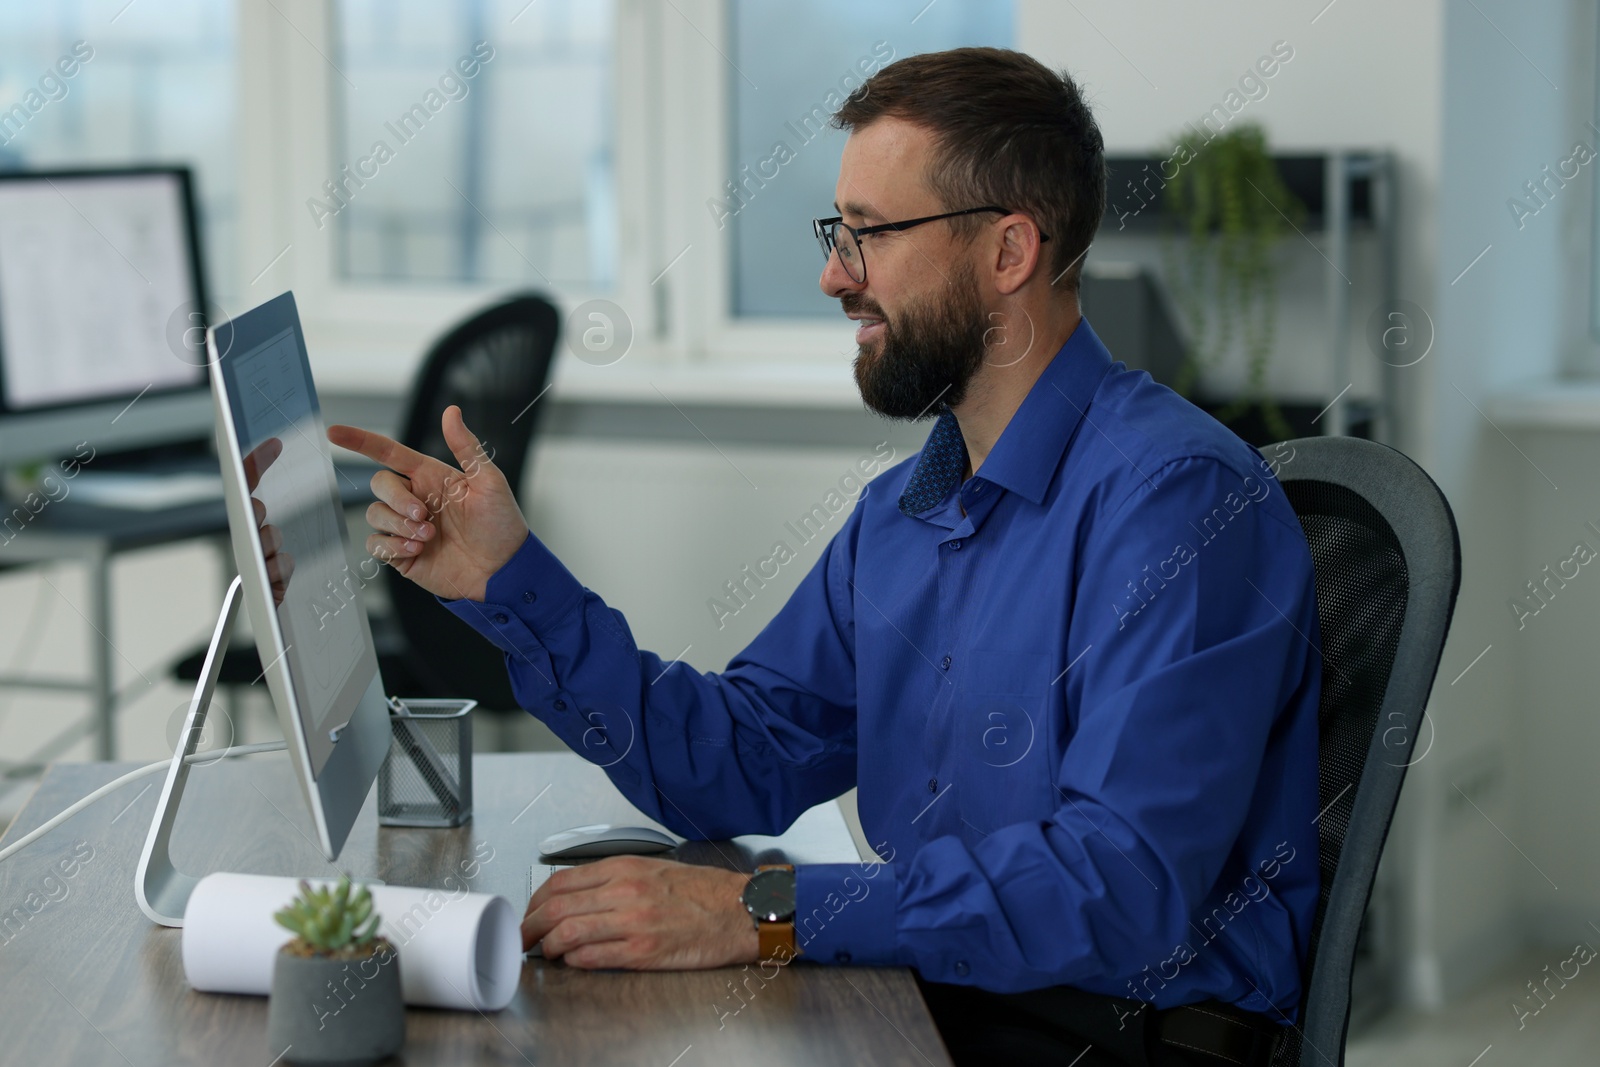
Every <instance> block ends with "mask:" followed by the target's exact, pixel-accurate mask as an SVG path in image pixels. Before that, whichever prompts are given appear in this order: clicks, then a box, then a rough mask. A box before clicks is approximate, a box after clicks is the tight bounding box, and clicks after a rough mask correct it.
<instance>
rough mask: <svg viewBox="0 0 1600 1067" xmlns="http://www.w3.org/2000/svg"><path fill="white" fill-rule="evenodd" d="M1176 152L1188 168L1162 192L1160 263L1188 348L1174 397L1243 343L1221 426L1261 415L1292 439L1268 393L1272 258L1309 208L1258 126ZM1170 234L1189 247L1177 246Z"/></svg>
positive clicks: (1180, 146)
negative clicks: (1241, 378)
mask: <svg viewBox="0 0 1600 1067" xmlns="http://www.w3.org/2000/svg"><path fill="white" fill-rule="evenodd" d="M1172 149H1173V151H1172V158H1174V159H1177V160H1182V163H1181V165H1180V166H1179V168H1178V172H1177V174H1176V175H1175V176H1174V177H1173V178H1171V179H1169V180H1168V181H1167V183H1166V186H1165V189H1164V190H1163V208H1164V209H1165V214H1166V216H1167V217H1168V218H1170V219H1172V220H1173V222H1174V225H1173V226H1172V227H1171V228H1169V230H1168V231H1167V233H1166V238H1167V239H1166V240H1164V241H1163V244H1162V254H1163V258H1164V259H1165V261H1166V275H1167V279H1168V283H1169V284H1170V285H1171V286H1172V289H1173V294H1174V296H1175V298H1176V300H1177V303H1178V308H1179V312H1180V314H1182V316H1183V318H1184V319H1185V321H1186V323H1187V325H1188V328H1189V338H1190V342H1191V345H1190V351H1189V353H1188V355H1187V357H1186V359H1185V361H1184V367H1183V370H1182V372H1181V373H1180V375H1179V379H1178V382H1177V388H1178V392H1180V393H1182V394H1183V395H1184V396H1188V395H1190V393H1191V392H1192V391H1193V390H1194V387H1195V384H1196V382H1197V381H1198V379H1199V376H1200V372H1201V371H1202V370H1204V369H1205V368H1207V367H1210V366H1214V365H1215V364H1216V362H1217V360H1218V359H1219V358H1220V357H1221V356H1222V354H1223V353H1224V352H1226V351H1228V349H1229V347H1230V346H1231V345H1232V344H1233V341H1234V338H1235V337H1238V338H1239V339H1240V340H1241V342H1242V345H1243V348H1244V353H1245V359H1246V362H1247V366H1248V368H1249V371H1248V377H1247V380H1246V386H1245V392H1244V394H1243V395H1242V396H1240V397H1239V398H1238V399H1236V400H1234V401H1233V402H1232V403H1230V404H1228V405H1227V406H1226V407H1224V408H1223V409H1222V410H1221V411H1219V412H1217V418H1218V419H1219V420H1221V421H1222V422H1225V423H1226V422H1231V421H1232V420H1234V419H1236V418H1238V417H1239V416H1240V415H1242V414H1244V413H1245V412H1247V411H1249V410H1250V408H1252V407H1259V408H1260V410H1261V415H1262V418H1263V420H1264V421H1265V422H1266V425H1267V429H1268V430H1269V431H1271V432H1272V434H1273V435H1274V436H1276V437H1277V438H1278V439H1280V440H1282V439H1284V438H1288V437H1290V436H1293V431H1292V430H1291V429H1290V427H1289V423H1288V420H1287V419H1285V418H1284V416H1283V412H1282V411H1281V410H1280V409H1279V407H1278V404H1277V401H1276V400H1274V399H1273V397H1272V396H1271V395H1270V394H1269V393H1268V392H1267V366H1268V363H1269V362H1270V360H1271V357H1272V336H1273V328H1274V325H1275V320H1276V318H1277V284H1276V282H1277V277H1276V266H1275V264H1274V263H1273V254H1272V253H1273V251H1274V250H1275V248H1276V246H1277V244H1278V242H1279V241H1281V240H1282V239H1283V238H1284V237H1285V236H1286V235H1287V234H1288V233H1289V232H1290V230H1291V227H1294V228H1298V227H1299V226H1300V225H1301V223H1302V221H1303V220H1304V219H1305V215H1306V209H1305V205H1304V204H1302V203H1300V201H1299V200H1298V199H1296V198H1295V196H1294V194H1293V193H1291V192H1289V189H1288V187H1287V186H1285V185H1284V184H1283V179H1282V178H1280V177H1279V175H1278V168H1277V166H1276V165H1275V164H1274V163H1273V161H1272V156H1271V155H1270V154H1269V153H1268V151H1267V138H1266V135H1265V134H1264V133H1263V132H1262V130H1261V127H1259V126H1256V125H1251V124H1244V125H1239V126H1236V127H1234V128H1233V129H1231V130H1228V131H1227V132H1225V133H1222V134H1217V135H1215V136H1213V137H1212V138H1211V139H1210V140H1209V141H1208V140H1205V139H1203V138H1202V137H1200V136H1197V135H1196V134H1193V133H1191V134H1189V135H1188V136H1185V137H1181V138H1178V139H1177V140H1176V141H1174V142H1173V145H1172ZM1173 230H1176V231H1177V235H1181V236H1183V237H1185V238H1187V240H1184V241H1182V242H1180V241H1177V240H1174V236H1175V235H1174V233H1173Z"/></svg>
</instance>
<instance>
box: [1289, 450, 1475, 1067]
mask: <svg viewBox="0 0 1600 1067" xmlns="http://www.w3.org/2000/svg"><path fill="white" fill-rule="evenodd" d="M1289 446H1290V447H1292V449H1293V451H1292V452H1291V453H1290V458H1289V459H1288V460H1287V461H1286V462H1284V461H1281V460H1280V462H1282V466H1281V468H1280V470H1279V472H1278V478H1279V481H1280V482H1281V483H1282V485H1283V488H1284V492H1285V494H1286V495H1287V496H1288V498H1289V502H1290V504H1291V505H1293V507H1294V510H1295V512H1296V514H1297V515H1298V516H1299V518H1300V526H1301V528H1302V529H1303V530H1304V531H1305V535H1306V540H1307V541H1308V542H1309V543H1310V546H1311V558H1312V563H1313V565H1314V567H1315V570H1316V584H1317V617H1318V620H1319V622H1320V625H1321V628H1322V702H1321V707H1320V710H1319V713H1318V719H1319V723H1320V729H1319V741H1320V745H1321V748H1320V753H1319V758H1318V763H1319V769H1318V779H1319V781H1318V787H1319V789H1318V791H1319V803H1318V808H1319V810H1321V811H1322V815H1321V817H1320V818H1319V819H1318V821H1317V832H1318V838H1319V845H1320V852H1321V873H1322V892H1321V895H1320V898H1319V900H1318V902H1317V912H1316V920H1315V922H1314V924H1313V926H1312V928H1311V950H1310V953H1309V955H1308V958H1307V960H1306V962H1305V970H1304V973H1303V975H1302V978H1303V987H1302V988H1303V992H1302V995H1301V1001H1300V1023H1299V1025H1298V1026H1297V1027H1292V1028H1289V1029H1288V1030H1287V1031H1286V1033H1285V1035H1284V1037H1285V1040H1284V1042H1283V1044H1282V1045H1281V1046H1280V1047H1279V1049H1278V1053H1277V1055H1276V1056H1275V1057H1274V1058H1273V1061H1272V1062H1273V1067H1313V1065H1316V1067H1336V1065H1337V1067H1342V1065H1343V1063H1344V1044H1345V1035H1346V1033H1347V1031H1348V1029H1349V1024H1350V989H1351V976H1352V973H1353V971H1354V967H1355V960H1356V943H1357V935H1358V933H1359V932H1360V929H1361V923H1362V919H1363V916H1364V914H1365V912H1366V909H1367V903H1368V899H1369V898H1370V896H1371V894H1372V885H1373V879H1374V877H1375V875H1376V873H1377V867H1378V859H1379V857H1380V856H1381V855H1382V853H1383V844H1384V839H1385V838H1386V837H1387V836H1388V833H1389V824H1390V821H1391V820H1392V818H1393V817H1394V810H1395V805H1396V802H1397V801H1398V799H1399V796H1400V784H1401V782H1402V781H1403V780H1404V778H1405V773H1406V767H1407V766H1408V765H1409V764H1410V762H1411V761H1412V749H1413V747H1414V746H1415V741H1416V737H1417V732H1418V729H1419V728H1420V726H1421V724H1422V715H1423V710H1424V708H1425V706H1426V704H1427V700H1428V693H1429V691H1430V690H1431V689H1432V688H1433V680H1434V675H1435V674H1436V673H1437V671H1438V668H1439V655H1440V652H1441V651H1442V649H1443V648H1444V640H1445V635H1446V634H1447V633H1448V632H1449V629H1450V617H1451V615H1452V614H1453V613H1454V611H1455V603H1456V592H1457V590H1459V589H1460V587H1461V542H1460V538H1459V537H1458V536H1457V533H1456V523H1455V517H1454V516H1453V515H1452V513H1451V511H1450V505H1449V503H1448V502H1447V501H1446V500H1445V498H1444V494H1443V493H1441V492H1440V491H1439V487H1438V486H1436V485H1434V483H1433V481H1432V480H1431V479H1430V478H1429V477H1428V476H1427V475H1426V474H1425V473H1423V471H1422V469H1421V468H1420V467H1418V466H1417V465H1416V464H1415V463H1413V462H1411V460H1409V459H1407V458H1406V457H1405V456H1404V455H1402V454H1401V453H1399V452H1396V451H1394V450H1393V449H1391V448H1386V447H1385V446H1383V445H1379V444H1374V443H1373V442H1371V441H1363V440H1359V439H1356V438H1352V437H1314V438H1304V439H1301V440H1297V441H1291V442H1289Z"/></svg>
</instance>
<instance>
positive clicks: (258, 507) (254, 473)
mask: <svg viewBox="0 0 1600 1067" xmlns="http://www.w3.org/2000/svg"><path fill="white" fill-rule="evenodd" d="M281 455H283V442H282V441H280V440H278V438H276V437H269V438H267V439H266V440H265V441H262V442H261V443H260V444H259V445H257V446H256V447H255V448H253V449H251V450H250V454H249V455H248V456H246V457H244V482H245V486H246V488H248V489H249V490H250V492H252V493H253V492H255V491H256V487H257V486H258V485H260V484H261V476H262V475H263V474H265V473H267V468H268V467H270V466H272V465H273V464H274V463H276V462H277V461H278V457H279V456H281ZM250 506H251V509H252V510H254V511H255V513H256V525H257V526H259V527H261V554H262V555H263V556H264V557H266V561H267V579H268V580H269V581H270V582H271V583H272V602H273V603H274V604H282V603H283V597H284V594H286V593H287V592H288V591H289V579H290V577H291V576H293V574H294V557H293V556H291V555H289V553H287V552H285V551H284V550H283V531H282V530H280V529H278V528H277V527H276V526H268V525H267V506H266V505H265V504H263V503H262V502H261V500H260V499H259V498H258V497H251V498H250Z"/></svg>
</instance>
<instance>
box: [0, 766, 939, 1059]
mask: <svg viewBox="0 0 1600 1067" xmlns="http://www.w3.org/2000/svg"><path fill="white" fill-rule="evenodd" d="M132 766H134V765H132V764H109V763H79V764H61V765H58V766H55V767H52V768H51V769H50V771H49V773H48V774H46V775H45V777H44V780H43V781H42V782H41V783H40V785H39V788H38V791H37V792H36V793H35V794H34V795H33V797H32V798H30V800H29V802H28V805H27V807H25V808H24V809H23V811H22V813H21V815H19V816H18V818H17V820H16V823H15V824H14V825H13V826H12V828H11V830H10V831H9V832H8V833H7V834H6V835H5V837H4V838H0V843H4V841H8V840H12V839H14V838H16V837H17V836H20V835H21V834H23V833H26V832H27V831H28V830H30V829H32V828H33V827H35V826H37V825H39V824H40V823H41V822H43V821H44V820H45V819H47V818H49V817H50V816H51V815H53V814H54V813H55V812H57V811H59V810H60V809H62V808H63V807H65V806H66V805H68V804H69V803H71V802H72V801H74V800H76V799H77V798H78V797H80V796H82V795H83V794H85V793H87V792H89V791H90V790H92V789H94V788H95V787H96V786H99V785H101V784H103V783H105V782H107V781H109V780H111V779H112V778H113V777H115V776H116V775H118V774H121V773H123V772H125V771H127V770H129V769H131V768H132ZM473 776H474V783H473V785H474V790H475V793H476V795H475V798H474V801H475V809H476V811H475V814H474V817H473V821H472V822H471V823H469V824H467V825H466V826H464V827H461V828H459V829H457V830H403V829H392V828H382V829H380V828H379V827H378V825H377V818H376V813H375V808H374V806H373V801H372V800H370V799H369V801H368V806H367V809H366V810H365V811H363V812H362V815H361V817H360V819H359V820H358V821H357V823H356V827H355V830H354V831H353V832H352V834H351V836H350V841H349V843H348V844H347V845H346V846H345V849H344V852H343V854H342V855H341V856H340V862H339V865H338V866H339V867H340V868H342V869H346V870H349V871H350V872H351V873H353V874H356V875H370V876H375V877H379V878H383V879H385V880H386V881H389V882H391V883H394V884H399V885H419V886H427V885H432V886H439V885H441V881H442V879H443V878H445V877H446V876H447V875H452V874H453V875H455V876H456V877H457V878H458V879H459V878H461V872H462V865H463V863H465V862H467V861H470V860H471V859H473V858H474V857H475V856H477V857H479V858H480V859H485V862H483V865H482V868H481V870H479V871H478V874H477V877H476V878H475V879H473V880H472V881H471V887H472V888H473V889H474V890H475V891H478V892H490V893H499V894H502V895H504V896H505V897H507V898H508V899H510V900H511V901H512V902H513V904H514V905H515V906H516V907H517V909H518V911H520V910H521V909H522V907H523V906H524V905H525V904H526V902H527V881H528V868H529V864H530V862H531V861H532V860H533V858H534V853H535V852H536V850H537V843H538V842H539V841H540V840H542V839H543V838H544V837H545V836H546V835H548V834H551V833H553V832H555V831H556V830H558V829H563V828H565V827H568V826H573V825H577V824H582V823H588V822H623V823H644V822H646V820H644V819H643V817H642V816H640V815H639V813H638V812H637V811H636V810H635V809H634V808H633V807H632V806H631V805H630V804H628V802H627V801H626V800H624V799H623V798H622V796H621V795H620V794H619V793H617V791H616V790H615V789H614V788H613V787H612V786H611V784H610V782H609V781H607V780H606V778H605V775H604V774H603V773H602V772H601V771H600V770H599V769H598V768H595V767H593V766H591V765H589V764H587V763H585V762H583V761H582V760H580V759H579V758H578V757H576V756H574V755H571V754H568V753H522V754H515V755H485V756H478V757H476V759H475V760H474V763H473ZM160 783H161V779H160V778H159V777H154V778H150V779H148V781H147V783H135V784H134V785H131V786H128V787H126V788H124V789H123V790H122V791H120V792H118V793H116V794H113V795H112V796H110V797H107V798H106V799H104V800H102V801H100V802H99V804H97V805H95V806H94V807H92V808H90V809H89V810H88V811H86V812H84V813H82V814H81V815H79V816H77V817H76V818H75V819H73V820H71V821H69V822H67V823H66V824H65V825H63V826H60V827H58V828H57V829H56V830H54V831H52V832H51V833H50V834H48V835H47V836H45V837H44V838H42V839H41V840H39V841H37V842H35V843H34V844H33V845H31V846H29V847H28V848H27V849H24V850H23V852H22V853H20V854H19V855H17V856H15V857H13V858H12V859H10V860H7V861H4V862H0V989H4V990H5V993H4V995H3V999H0V1063H3V1064H12V1063H15V1064H44V1063H48V1064H52V1065H54V1064H94V1065H96V1067H99V1065H103V1064H111V1063H127V1064H130V1065H133V1067H145V1065H147V1064H148V1065H151V1067H155V1065H157V1064H171V1063H195V1064H208V1065H209V1064H223V1063H226V1064H244V1065H251V1064H256V1065H259V1067H267V1065H268V1064H269V1063H270V1062H271V1061H272V1058H273V1056H274V1055H275V1054H276V1052H275V1051H273V1050H269V1049H268V1048H267V1038H266V1025H267V1000H266V998H265V997H244V996H225V995H217V994H205V993H196V992H193V991H192V990H190V989H189V986H188V983H187V982H185V981H184V977H183V963H182V959H181V957H180V951H179V949H180V938H181V931H178V930H169V929H164V928H161V927H157V926H154V925H152V924H151V923H150V921H149V920H148V919H146V918H145V917H144V915H143V914H142V913H141V912H140V911H139V908H138V905H137V904H135V903H134V898H133V872H134V867H135V865H136V864H137V863H138V859H139V850H140V848H141V847H142V846H143V844H144V836H145V831H146V830H147V829H148V828H149V825H150V819H151V816H152V814H153V812H154V811H155V802H156V797H157V795H158V794H159V793H160ZM146 784H149V788H148V789H146V788H145V785H146ZM141 789H143V790H144V792H142V793H141V792H140V790H141ZM302 809H303V804H302V803H301V801H300V798H299V797H298V796H297V795H296V786H295V784H294V781H293V776H292V774H291V772H290V770H289V766H288V763H287V760H286V757H285V756H283V755H282V754H279V753H273V754H271V755H265V756H252V757H246V758H244V759H240V760H235V761H232V762H229V763H224V764H220V765H215V766H207V767H199V768H196V770H195V772H194V774H193V775H192V776H191V777H190V780H189V787H188V793H187V795H186V796H185V798H184V806H183V810H182V812H181V814H180V816H179V819H178V826H177V832H176V839H175V841H174V844H173V855H174V858H175V860H176V861H177V863H178V864H179V865H180V866H181V867H183V868H184V869H186V870H188V871H190V872H191V873H201V872H204V871H209V870H230V871H243V872H249V873H259V874H296V875H299V874H306V875H324V874H330V873H332V872H333V871H334V869H335V868H334V865H333V864H330V863H328V862H327V861H326V860H324V859H322V857H321V854H320V853H319V852H318V851H317V849H316V847H315V846H314V845H313V844H312V843H311V839H310V837H309V836H308V834H309V822H308V818H307V816H306V815H305V813H304V812H303V810H302ZM774 846H777V847H779V848H781V849H782V851H783V852H784V854H785V855H786V856H787V858H788V859H789V860H791V861H792V862H796V863H805V862H822V861H839V860H849V859H851V858H852V857H853V856H854V854H855V849H854V847H853V846H852V845H851V843H850V835H849V832H848V830H847V829H846V827H845V825H844V822H843V820H842V819H841V818H839V816H838V815H837V810H836V809H835V808H833V807H832V806H831V805H829V806H825V807H822V808H819V809H816V810H814V811H813V812H811V813H808V815H807V816H806V817H805V818H803V819H802V820H801V822H800V823H798V824H797V825H796V826H795V828H794V829H792V830H791V831H790V832H789V833H788V834H785V835H784V836H783V837H782V838H778V839H772V838H740V839H737V840H736V841H734V842H723V843H720V844H706V843H692V844H690V845H687V846H685V848H684V849H682V850H680V852H681V853H684V854H685V855H684V856H683V858H685V859H690V860H693V861H695V862H707V863H711V862H720V863H722V864H723V865H725V866H737V867H740V868H746V869H748V868H750V867H752V866H753V865H754V863H755V862H757V859H758V856H759V857H760V859H761V861H768V860H771V859H775V858H776V857H775V856H773V855H771V853H770V849H772V848H773V847H774ZM75 848H76V849H78V852H79V854H80V855H81V854H83V852H84V851H86V850H87V849H92V850H93V856H92V858H91V859H89V860H88V862H87V863H85V864H83V865H82V867H81V868H80V869H79V870H78V871H77V873H76V874H75V875H74V876H73V877H71V878H63V877H61V876H60V874H59V873H54V874H52V872H54V871H55V870H56V867H55V865H56V862H57V861H58V860H61V859H63V858H66V857H70V856H71V855H72V854H73V851H74V849H75ZM490 849H492V850H493V851H492V857H491V856H490V853H489V850H490ZM30 894H36V896H34V897H33V899H32V904H33V905H34V906H37V905H38V904H39V902H40V901H41V900H42V901H45V902H46V903H45V904H44V906H43V907H42V908H40V909H39V910H38V912H37V913H33V912H32V911H30V905H29V903H28V900H29V896H30ZM18 908H21V910H22V916H21V917H20V918H19V917H18V913H17V911H16V909H18ZM752 976H753V977H752ZM747 979H748V984H747V985H743V986H742V988H743V989H745V992H744V999H743V1000H741V999H739V998H737V997H735V996H734V994H733V989H734V988H735V986H739V985H741V983H745V982H746V980H747ZM741 1005H743V1006H742V1007H741ZM734 1012H737V1014H734ZM396 1062H399V1061H396ZM403 1062H404V1063H405V1064H407V1065H408V1067H415V1065H419V1064H433V1063H441V1064H443V1063H449V1064H470V1063H495V1064H540V1065H541V1067H542V1065H545V1064H562V1065H567V1064H601V1063H605V1064H612V1063H615V1064H629V1065H640V1064H642V1065H645V1067H698V1065H701V1064H721V1063H760V1064H763V1065H777V1064H789V1063H793V1064H806V1065H822V1064H861V1063H871V1064H916V1065H923V1067H925V1065H929V1064H933V1065H941V1064H947V1063H948V1062H949V1060H948V1059H947V1058H946V1056H945V1052H944V1046H943V1045H942V1044H941V1043H940V1041H939V1037H938V1034H937V1032H936V1031H935V1029H934V1026H933V1021H932V1019H931V1018H930V1017H929V1016H928V1013H927V1009H926V1007H925V1006H924V1005H923V1003H922V999H921V997H920V996H919V995H918V993H917V989H916V984H915V982H914V980H913V979H912V976H911V973H910V972H909V971H906V970H900V969H888V970H876V969H867V968H840V967H821V966H810V965H806V964H797V965H794V966H790V967H787V968H784V969H783V970H782V971H781V972H780V973H779V974H778V975H777V977H776V978H774V979H772V980H770V981H768V982H766V983H765V984H763V983H762V981H761V978H760V973H759V971H758V970H757V969H756V968H755V967H751V968H750V970H749V971H748V972H746V971H744V970H742V969H741V968H729V969H724V970H718V971H701V972H680V973H662V974H635V973H629V972H598V973H591V972H585V971H580V970H576V969H573V968H569V967H566V966H564V965H562V964H551V963H546V962H544V961H543V960H537V959H535V960H530V961H529V962H528V963H527V964H526V965H525V967H524V968H523V972H522V986H521V988H520V989H519V990H518V993H517V996H516V998H515V999H514V1000H513V1001H512V1002H511V1005H510V1007H508V1008H506V1010H504V1011H502V1012H498V1013H495V1014H492V1015H483V1014H480V1013H474V1012H456V1011H439V1010H430V1009H411V1010H409V1011H408V1012H407V1017H406V1047H405V1051H404V1054H403Z"/></svg>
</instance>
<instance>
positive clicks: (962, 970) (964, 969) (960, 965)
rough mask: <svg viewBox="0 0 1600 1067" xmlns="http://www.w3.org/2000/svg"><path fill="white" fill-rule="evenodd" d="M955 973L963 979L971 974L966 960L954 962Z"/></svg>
mask: <svg viewBox="0 0 1600 1067" xmlns="http://www.w3.org/2000/svg"><path fill="white" fill-rule="evenodd" d="M956 973H957V974H959V975H960V976H961V977H963V978H965V977H966V976H967V975H969V974H971V973H972V968H971V967H968V966H967V961H966V960H956Z"/></svg>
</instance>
